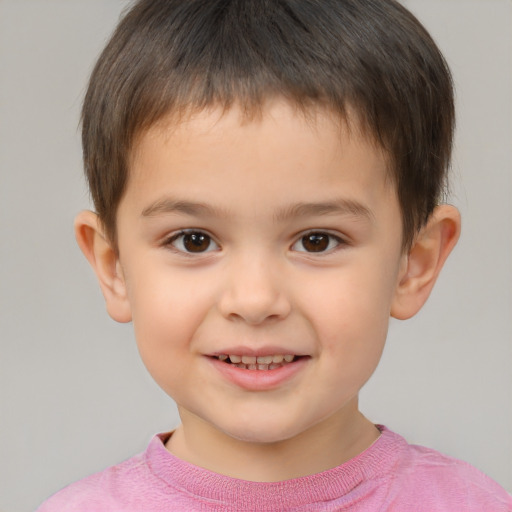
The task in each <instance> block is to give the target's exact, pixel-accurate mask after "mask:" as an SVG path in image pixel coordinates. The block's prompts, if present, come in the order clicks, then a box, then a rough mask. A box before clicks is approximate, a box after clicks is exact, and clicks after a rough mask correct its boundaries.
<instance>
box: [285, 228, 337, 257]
mask: <svg viewBox="0 0 512 512" xmlns="http://www.w3.org/2000/svg"><path fill="white" fill-rule="evenodd" d="M342 244H343V240H342V239H341V238H339V237H337V236H334V235H330V234H329V233H323V232H321V231H316V232H310V233H308V234H306V235H304V236H302V237H301V238H300V239H299V240H297V242H295V243H294V244H293V246H292V250H294V251H298V252H309V253H315V252H316V253H321V252H328V251H331V250H333V249H336V248H337V247H338V246H339V245H342Z"/></svg>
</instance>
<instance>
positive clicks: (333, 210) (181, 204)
mask: <svg viewBox="0 0 512 512" xmlns="http://www.w3.org/2000/svg"><path fill="white" fill-rule="evenodd" d="M165 214H184V215H190V216H193V217H227V216H228V212H227V211H226V210H224V209H222V208H216V207H214V206H211V205H209V204H206V203H200V202H195V201H183V200H176V199H172V198H164V199H160V200H158V201H156V202H154V203H152V204H151V205H149V206H147V207H146V208H144V210H143V211H142V214H141V216H142V217H155V216H157V215H165ZM326 215H350V216H353V217H359V218H362V219H365V220H368V221H373V220H374V219H375V215H374V214H373V212H372V211H371V209H370V208H368V207H367V206H365V205H364V204H362V203H360V202H358V201H354V200H351V199H344V198H341V199H335V200H332V201H326V202H312V203H306V202H301V203H297V204H293V205H290V206H287V207H285V208H282V209H280V210H278V211H277V212H276V213H275V214H274V221H275V222H282V221H285V220H287V219H290V218H293V217H308V216H326Z"/></svg>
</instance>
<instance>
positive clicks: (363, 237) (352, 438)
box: [76, 100, 460, 481]
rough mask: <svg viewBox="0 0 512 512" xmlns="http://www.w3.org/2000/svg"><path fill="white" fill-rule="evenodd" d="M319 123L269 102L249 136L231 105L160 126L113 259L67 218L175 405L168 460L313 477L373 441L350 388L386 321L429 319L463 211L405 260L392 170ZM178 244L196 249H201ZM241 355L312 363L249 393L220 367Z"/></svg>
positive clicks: (132, 190) (125, 203) (121, 217)
mask: <svg viewBox="0 0 512 512" xmlns="http://www.w3.org/2000/svg"><path fill="white" fill-rule="evenodd" d="M312 114H313V115H312V116H310V117H308V119H307V120H306V119H305V117H304V115H302V114H301V113H298V112H297V111H296V110H294V109H293V108H292V107H290V106H289V105H288V104H287V103H286V102H285V101H279V100H276V101H273V102H271V103H269V104H268V105H267V106H266V107H265V109H264V111H263V114H262V116H261V117H258V118H255V119H252V120H250V121H249V120H246V119H245V120H244V119H243V117H242V115H241V112H240V111H239V110H238V108H236V107H233V108H232V109H231V110H229V111H227V112H224V113H223V112H222V111H221V110H220V109H219V110H217V109H213V110H211V111H202V112H198V113H196V114H194V115H193V116H191V117H190V118H188V119H187V120H185V121H183V122H181V123H180V124H178V125H176V123H173V122H172V119H171V118H168V119H165V120H163V121H162V122H160V123H158V124H157V125H155V126H153V127H151V128H150V129H149V130H148V131H147V132H145V133H144V134H142V135H141V137H140V138H139V140H138V143H137V145H136V147H135V148H134V150H133V154H132V158H131V165H130V177H129V181H128V186H127V189H126V192H125V194H124V196H123V198H122V200H121V203H120V205H119V209H118V215H117V232H118V251H116V250H115V248H113V247H112V245H111V244H110V243H109V241H108V239H107V238H106V237H105V236H104V233H103V230H102V226H101V223H100V222H99V221H98V219H97V217H96V216H95V214H93V213H92V212H82V213H81V214H80V215H79V216H78V217H77V220H76V234H77V240H78V242H79V244H80V246H81V248H82V250H83V251H84V253H85V255H86V256H87V258H88V259H89V261H90V262H91V264H92V266H93V267H94V269H95V271H96V273H97V275H98V278H99V282H100V285H101V287H102V290H103V293H104V296H105V299H106V304H107V309H108V311H109V313H110V315H111V316H112V317H113V318H114V319H115V320H117V321H120V322H128V321H132V322H133V326H134V329H135V336H136V339H137V343H138V347H139V351H140V354H141V357H142V359H143V361H144V363H145V365H146V367H147V369H148V371H149V372H150V374H151V375H152V376H153V378H154V379H155V380H156V382H157V383H158V384H159V385H160V386H161V387H162V389H163V390H164V391H165V392H166V393H168V394H169V395H170V396H171V397H172V398H173V399H174V400H175V401H176V403H177V404H178V409H179V412H180V416H181V421H182V423H181V425H180V426H179V427H178V428H177V430H176V431H175V433H174V434H173V435H172V437H171V438H170V440H169V441H168V443H167V448H168V450H170V451H171V452H172V453H174V454H175V455H177V456H178V457H180V458H182V459H184V460H187V461H189V462H191V463H194V464H196V465H198V466H202V467H205V468H207V469H210V470H212V471H216V472H218V473H222V474H226V475H229V476H233V477H237V478H243V479H246V480H253V481H278V480H285V479H289V478H295V477H300V476H304V475H308V474H312V473H317V472H320V471H323V470H326V469H329V468H332V467H335V466H337V465H339V464H341V463H343V462H345V461H346V460H348V459H350V458H352V457H354V456H356V455H357V454H359V453H361V452H362V451H363V450H365V449H366V448H367V447H368V446H370V445H371V444H372V443H373V442H374V441H375V440H376V439H377V438H378V436H379V432H378V430H377V429H376V428H375V426H374V425H373V424H372V423H371V422H370V421H368V420H367V419H366V418H365V417H364V416H363V415H362V414H361V413H360V412H359V409H358V401H357V398H358V393H359V390H360V389H361V388H362V386H363V385H364V384H365V382H366V381H367V380H368V378H369V377H370V376H371V375H372V373H373V371H374V370H375V368H376V366H377V364H378V362H379V359H380V357H381V353H382V350H383V347H384V343H385V339H386V334H387V328H388V322H389V318H390V316H395V317H397V318H402V319H405V318H408V317H410V316H412V315H414V314H415V313H416V312H417V311H418V310H419V309H420V308H421V306H422V305H423V303H424V302H425V300H426V299H427V297H428V295H429V293H430V291H431V289H432V286H433V285H434V282H435V280H436V278H437V276H438V274H439V271H440V270H441V267H442V265H443V263H444V261H445V259H446V257H447V256H448V254H449V252H450V251H451V249H452V248H453V246H454V245H455V243H456V241H457V238H458V235H459V231H460V219H459V215H458V212H457V210H456V209H455V208H453V207H451V206H446V205H444V206H440V207H438V208H437V209H436V211H435V212H434V213H433V215H432V217H431V219H430V221H429V223H428V224H427V225H426V226H425V227H424V229H423V230H422V231H421V232H420V233H418V235H417V237H416V240H415V243H414V245H413V247H412V248H411V250H410V252H408V253H404V252H403V251H402V230H401V217H400V208H399V204H398V200H397V197H396V191H395V188H394V185H393V183H392V181H391V180H390V179H389V175H388V171H387V169H386V158H385V155H384V154H383V152H382V151H381V150H380V149H379V148H378V147H377V146H376V145H375V144H373V143H372V141H370V140H368V139H367V138H366V137H364V136H363V135H361V133H359V132H358V130H357V129H356V130H354V129H352V130H351V131H350V133H349V132H348V130H347V129H346V126H345V125H344V124H343V123H342V122H340V120H339V119H336V120H335V119H333V118H331V117H330V116H329V115H328V114H327V113H326V112H325V111H323V110H321V109H320V108H318V109H317V110H315V111H314V112H312ZM356 125H357V123H356ZM182 230H192V231H193V232H194V233H195V234H196V235H201V234H202V235H203V236H204V238H203V243H202V245H200V250H199V251H196V249H195V246H194V245H193V244H191V243H190V240H191V238H190V233H189V232H187V233H186V234H185V235H184V234H183V233H182ZM311 233H315V234H316V235H317V236H319V237H320V242H321V244H320V249H321V250H319V251H314V250H313V251H312V250H311V249H312V247H313V249H314V246H313V245H312V244H311V243H309V239H308V238H304V237H305V236H307V235H310V234H311ZM322 244H324V245H322ZM190 247H192V248H193V249H194V251H196V252H190ZM233 347H239V348H240V350H247V351H252V350H256V351H259V352H262V353H265V354H266V353H271V354H295V355H301V356H304V357H302V358H301V364H300V367H298V370H297V371H294V373H293V374H292V375H291V377H289V378H287V379H285V380H284V381H283V382H280V383H278V385H275V386H271V387H270V388H265V389H246V388H245V387H242V386H239V385H238V384H236V383H233V382H232V381H231V380H229V379H228V378H226V377H225V375H224V374H222V372H219V371H218V365H217V366H216V365H215V364H212V360H213V358H212V355H215V354H219V353H229V349H232V348H233ZM223 364H225V363H223ZM292 364H295V363H292ZM240 371H249V370H240Z"/></svg>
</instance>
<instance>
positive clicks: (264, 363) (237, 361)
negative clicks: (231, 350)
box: [217, 354, 295, 370]
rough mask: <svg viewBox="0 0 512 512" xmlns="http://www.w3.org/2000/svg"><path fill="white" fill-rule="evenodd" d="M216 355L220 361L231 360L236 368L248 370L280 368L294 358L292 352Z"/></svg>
mask: <svg viewBox="0 0 512 512" xmlns="http://www.w3.org/2000/svg"><path fill="white" fill-rule="evenodd" d="M217 357H218V359H219V360H220V361H227V362H231V363H232V364H233V365H235V366H237V367H238V368H245V369H248V370H274V369H275V368H280V367H281V366H283V364H285V363H291V362H292V361H293V360H294V359H295V356H294V355H293V354H284V355H282V354H276V355H272V356H270V355H269V356H239V355H236V354H229V355H227V354H220V355H219V356H217ZM228 359H229V361H228Z"/></svg>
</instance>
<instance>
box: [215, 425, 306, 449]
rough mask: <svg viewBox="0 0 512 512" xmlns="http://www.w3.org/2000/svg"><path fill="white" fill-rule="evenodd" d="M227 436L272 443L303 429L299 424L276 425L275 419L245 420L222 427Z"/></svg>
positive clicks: (287, 438) (289, 437) (242, 440)
mask: <svg viewBox="0 0 512 512" xmlns="http://www.w3.org/2000/svg"><path fill="white" fill-rule="evenodd" d="M221 430H222V432H223V433H224V434H226V435H227V436H229V437H231V438H233V439H236V440H237V441H241V442H243V443H251V444H272V443H280V442H283V441H287V440H289V439H292V438H293V437H295V436H297V435H299V434H300V433H301V432H302V430H301V429H300V428H298V427H297V425H276V424H275V422H273V421H270V420H268V421H253V422H251V424H247V423H245V422H243V424H241V425H236V426H234V425H231V426H229V427H227V428H222V429H221Z"/></svg>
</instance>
